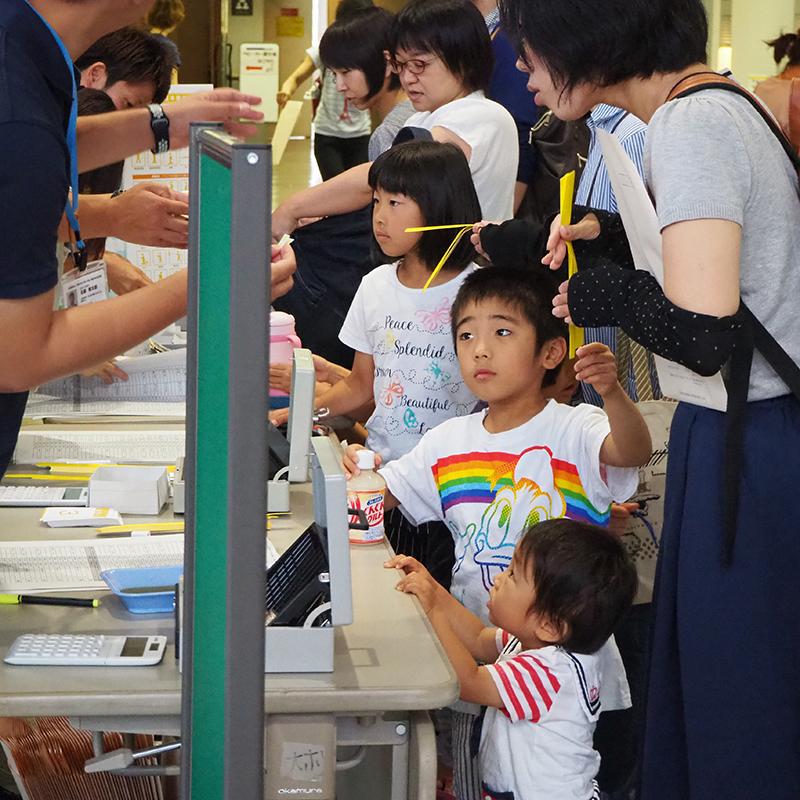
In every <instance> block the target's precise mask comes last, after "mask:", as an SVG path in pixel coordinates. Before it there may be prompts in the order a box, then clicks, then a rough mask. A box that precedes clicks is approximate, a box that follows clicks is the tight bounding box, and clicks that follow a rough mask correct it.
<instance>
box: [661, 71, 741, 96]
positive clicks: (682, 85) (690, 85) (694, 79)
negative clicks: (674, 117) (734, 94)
mask: <svg viewBox="0 0 800 800" xmlns="http://www.w3.org/2000/svg"><path fill="white" fill-rule="evenodd" d="M719 84H733V85H734V86H738V84H737V83H736V82H735V81H732V80H731V79H730V78H726V77H725V76H724V75H720V74H719V73H718V72H710V71H709V72H693V73H692V74H691V75H687V76H686V77H685V78H682V79H681V80H679V81H678V82H677V83H676V84H675V85H674V86H673V87H672V88H671V89H670V90H669V94H668V95H667V102H669V101H670V100H674V99H675V98H676V97H678V96H680V97H683V96H684V95H685V94H693V93H694V92H696V91H699V89H705V88H711V87H712V86H715V85H719Z"/></svg>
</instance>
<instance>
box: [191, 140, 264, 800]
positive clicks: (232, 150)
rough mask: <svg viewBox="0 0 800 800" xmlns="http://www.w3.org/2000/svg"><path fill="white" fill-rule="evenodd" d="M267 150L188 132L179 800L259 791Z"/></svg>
mask: <svg viewBox="0 0 800 800" xmlns="http://www.w3.org/2000/svg"><path fill="white" fill-rule="evenodd" d="M270 212H271V152H270V147H269V146H268V145H255V146H254V145H246V144H244V143H241V142H238V141H237V140H235V139H232V138H231V137H228V136H226V135H225V134H224V133H222V132H221V131H219V130H218V129H217V130H213V129H212V128H211V127H210V126H193V131H192V145H191V156H190V240H189V241H190V247H189V269H190V279H189V315H188V318H189V331H190V335H189V353H188V382H187V427H186V433H187V436H186V440H187V444H186V473H187V476H186V477H187V484H186V553H185V578H184V582H185V587H184V592H185V594H184V597H185V603H184V605H185V611H184V635H183V640H182V648H183V650H182V663H183V712H182V735H183V742H184V753H183V758H182V763H183V769H182V777H181V792H182V796H183V798H184V800H189V799H190V798H191V800H206V798H207V799H208V800H211V799H212V798H213V800H220V798H224V800H234V798H235V800H240V798H244V797H247V798H258V797H260V796H262V795H263V757H264V749H263V748H264V744H263V742H264V718H263V714H264V586H265V558H266V480H267V445H266V426H267V414H268V401H269V385H268V373H269V353H268V347H269V277H270V266H269V265H270V227H269V219H270Z"/></svg>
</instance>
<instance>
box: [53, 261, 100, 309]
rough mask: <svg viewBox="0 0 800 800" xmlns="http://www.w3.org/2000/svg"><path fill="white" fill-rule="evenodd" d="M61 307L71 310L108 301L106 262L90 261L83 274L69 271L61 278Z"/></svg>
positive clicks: (75, 270) (73, 270) (72, 270)
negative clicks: (100, 301) (99, 301)
mask: <svg viewBox="0 0 800 800" xmlns="http://www.w3.org/2000/svg"><path fill="white" fill-rule="evenodd" d="M61 297H62V307H63V308H72V307H74V306H84V305H86V304H87V303H96V302H97V301H98V300H107V299H108V277H107V275H106V262H105V261H103V260H100V261H90V262H89V264H88V265H87V267H86V269H85V270H84V271H83V272H80V271H78V270H77V269H71V270H70V271H69V272H65V273H64V276H63V277H62V278H61Z"/></svg>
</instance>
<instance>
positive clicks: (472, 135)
mask: <svg viewBox="0 0 800 800" xmlns="http://www.w3.org/2000/svg"><path fill="white" fill-rule="evenodd" d="M405 125H406V127H414V128H424V129H425V130H428V131H430V130H433V129H434V128H447V130H449V131H452V132H453V133H454V134H455V135H456V136H458V137H459V138H460V139H463V140H464V141H465V142H466V143H467V144H468V145H469V146H470V147H471V148H472V154H471V155H470V159H469V170H470V172H471V173H472V180H473V182H474V184H475V191H476V192H477V194H478V200H480V203H481V212H482V214H483V218H484V219H489V220H504V219H511V217H513V216H514V184H515V182H516V180H517V163H518V162H519V140H518V135H517V126H516V124H515V123H514V118H513V117H512V116H511V114H509V113H508V111H506V109H505V108H503V106H501V105H500V104H499V103H495V102H494V101H493V100H488V99H487V98H486V97H485V96H484V94H483V92H473V93H472V94H470V95H467V96H466V97H462V98H460V99H459V100H453V101H452V102H451V103H445V105H443V106H441V108H437V109H436V110H435V111H418V112H417V113H416V114H412V115H411V116H410V117H409V118H408V119H407V120H406V123H405ZM476 221H477V220H476Z"/></svg>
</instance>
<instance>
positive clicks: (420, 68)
mask: <svg viewBox="0 0 800 800" xmlns="http://www.w3.org/2000/svg"><path fill="white" fill-rule="evenodd" d="M438 57H439V56H434V57H433V58H430V59H428V60H427V61H423V60H422V59H421V58H409V59H408V61H397V59H394V58H390V59H389V61H388V63H389V69H390V70H391V71H392V72H394V73H395V74H397V75H402V74H403V70H404V69H407V70H408V71H409V72H410V73H411V74H412V75H421V74H422V73H423V72H425V68H426V67H427V66H428V65H429V64H433V62H434V61H436V59H437V58H438Z"/></svg>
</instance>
